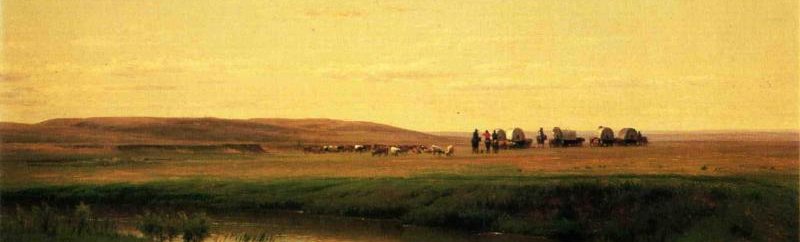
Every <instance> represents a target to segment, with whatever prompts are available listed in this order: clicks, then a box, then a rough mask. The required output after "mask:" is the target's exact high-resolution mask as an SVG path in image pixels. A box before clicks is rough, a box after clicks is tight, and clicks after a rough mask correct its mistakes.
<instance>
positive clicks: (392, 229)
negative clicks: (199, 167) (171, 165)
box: [120, 212, 550, 242]
mask: <svg viewBox="0 0 800 242" xmlns="http://www.w3.org/2000/svg"><path fill="white" fill-rule="evenodd" d="M210 217H211V218H212V227H211V235H210V236H209V237H208V238H206V239H205V241H207V242H212V241H219V242H234V241H242V239H244V238H248V237H249V238H258V237H262V238H266V240H263V241H387V242H388V241H474V242H478V241H512V242H513V241H542V242H543V241H550V240H547V239H544V238H539V237H529V236H521V235H508V234H497V233H487V234H480V235H478V234H472V233H468V232H464V231H458V230H447V229H438V228H426V227H416V226H404V225H402V224H401V223H400V222H398V221H391V220H371V219H358V218H344V217H333V216H317V215H305V214H300V213H293V212H269V213H259V214H257V215H253V214H237V215H230V214H228V215H221V214H215V215H211V216H210ZM120 221H121V223H122V225H123V226H122V230H123V232H125V233H129V234H134V235H138V236H141V233H138V231H136V229H135V228H134V226H133V225H134V221H133V220H132V219H130V218H129V217H128V218H123V219H120ZM251 241H259V240H251Z"/></svg>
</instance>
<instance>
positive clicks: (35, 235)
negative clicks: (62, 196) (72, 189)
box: [0, 203, 145, 242]
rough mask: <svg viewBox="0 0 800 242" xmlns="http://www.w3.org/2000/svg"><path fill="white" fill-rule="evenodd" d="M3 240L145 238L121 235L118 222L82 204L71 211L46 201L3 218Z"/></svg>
mask: <svg viewBox="0 0 800 242" xmlns="http://www.w3.org/2000/svg"><path fill="white" fill-rule="evenodd" d="M0 241H33V242H35V241H123V242H126V241H145V240H143V239H139V238H136V237H134V236H130V235H123V234H119V232H118V231H117V227H116V224H115V223H114V221H111V220H105V219H99V218H97V217H95V216H94V215H93V214H92V210H91V209H90V207H89V206H87V205H85V204H83V203H80V204H79V205H77V206H75V208H74V209H73V210H72V212H71V213H65V212H64V211H62V210H60V209H58V208H54V207H51V206H49V205H47V204H46V203H44V204H42V205H41V206H38V205H34V206H31V208H30V209H25V208H23V207H21V206H17V207H16V209H15V211H14V212H13V213H12V214H11V215H10V214H9V213H4V215H3V218H2V220H1V221H0Z"/></svg>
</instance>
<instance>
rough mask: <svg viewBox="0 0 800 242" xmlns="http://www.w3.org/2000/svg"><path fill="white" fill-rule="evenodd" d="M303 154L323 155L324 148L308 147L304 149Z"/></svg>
mask: <svg viewBox="0 0 800 242" xmlns="http://www.w3.org/2000/svg"><path fill="white" fill-rule="evenodd" d="M303 152H305V153H314V154H319V153H322V146H306V147H303Z"/></svg>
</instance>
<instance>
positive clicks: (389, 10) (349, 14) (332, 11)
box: [303, 5, 411, 18]
mask: <svg viewBox="0 0 800 242" xmlns="http://www.w3.org/2000/svg"><path fill="white" fill-rule="evenodd" d="M408 11H411V9H410V8H408V7H405V6H400V5H387V6H382V7H379V8H377V13H372V12H370V11H367V10H364V9H357V8H318V9H308V10H306V11H305V12H304V13H303V15H305V16H306V17H327V18H361V17H366V16H369V15H371V14H374V15H386V14H393V13H405V12H408Z"/></svg>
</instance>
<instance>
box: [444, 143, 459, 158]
mask: <svg viewBox="0 0 800 242" xmlns="http://www.w3.org/2000/svg"><path fill="white" fill-rule="evenodd" d="M455 152H456V151H455V148H453V145H448V146H447V149H446V150H445V152H444V155H445V156H452V155H454V154H455Z"/></svg>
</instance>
